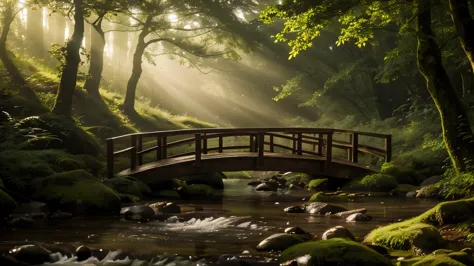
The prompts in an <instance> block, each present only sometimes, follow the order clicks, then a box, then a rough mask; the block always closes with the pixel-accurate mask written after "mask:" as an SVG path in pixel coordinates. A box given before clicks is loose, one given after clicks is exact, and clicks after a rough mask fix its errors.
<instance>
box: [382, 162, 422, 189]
mask: <svg viewBox="0 0 474 266" xmlns="http://www.w3.org/2000/svg"><path fill="white" fill-rule="evenodd" d="M381 172H382V174H386V175H391V176H393V177H395V178H396V179H397V182H398V183H400V184H410V185H417V184H419V183H420V182H421V180H420V179H421V178H420V176H419V175H418V173H417V172H416V171H415V170H413V169H410V168H408V167H403V166H399V165H395V164H394V163H393V162H392V163H384V164H383V165H382V171H381Z"/></svg>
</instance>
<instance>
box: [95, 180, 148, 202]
mask: <svg viewBox="0 0 474 266" xmlns="http://www.w3.org/2000/svg"><path fill="white" fill-rule="evenodd" d="M104 184H105V185H106V186H108V187H111V188H112V189H113V190H115V191H117V192H118V193H120V194H125V195H133V196H137V197H139V198H146V197H149V196H151V189H150V187H148V185H147V184H145V183H143V182H141V181H138V180H137V179H135V178H133V177H130V176H120V177H114V178H111V179H107V180H105V181H104Z"/></svg>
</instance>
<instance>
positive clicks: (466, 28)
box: [449, 0, 474, 72]
mask: <svg viewBox="0 0 474 266" xmlns="http://www.w3.org/2000/svg"><path fill="white" fill-rule="evenodd" d="M449 8H450V10H451V17H452V18H453V22H454V25H455V26H456V31H457V33H458V37H459V41H460V42H461V46H462V48H463V49H464V52H465V53H466V56H467V59H468V60H469V62H470V63H471V67H472V71H473V72H474V19H473V18H472V16H471V13H470V12H469V4H468V2H467V0H449ZM473 8H474V7H473Z"/></svg>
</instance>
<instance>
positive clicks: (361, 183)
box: [343, 174, 398, 192]
mask: <svg viewBox="0 0 474 266" xmlns="http://www.w3.org/2000/svg"><path fill="white" fill-rule="evenodd" d="M397 185H398V182H397V180H396V178H395V177H393V176H391V175H386V174H372V175H368V176H365V177H363V178H356V179H353V180H352V181H350V182H349V183H348V184H347V185H346V186H344V189H343V190H344V191H365V192H389V191H391V190H393V189H395V188H396V187H397Z"/></svg>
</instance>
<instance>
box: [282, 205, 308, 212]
mask: <svg viewBox="0 0 474 266" xmlns="http://www.w3.org/2000/svg"><path fill="white" fill-rule="evenodd" d="M283 210H284V211H285V212H286V213H304V212H305V210H304V208H303V207H301V206H290V207H287V208H285V209H283Z"/></svg>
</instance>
